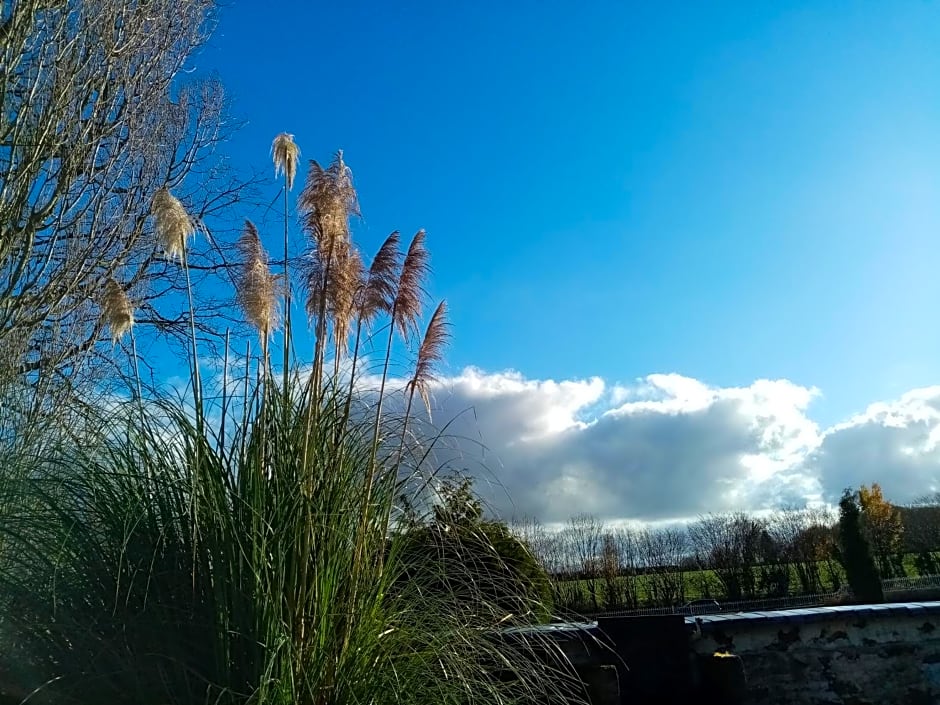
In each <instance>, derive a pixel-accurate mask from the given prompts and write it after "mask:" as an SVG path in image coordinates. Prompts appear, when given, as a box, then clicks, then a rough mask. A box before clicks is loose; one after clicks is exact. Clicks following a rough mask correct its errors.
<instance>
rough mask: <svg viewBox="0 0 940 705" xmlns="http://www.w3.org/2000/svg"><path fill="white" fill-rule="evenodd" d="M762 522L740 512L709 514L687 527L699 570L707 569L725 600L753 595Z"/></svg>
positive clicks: (755, 588) (754, 593) (755, 585)
mask: <svg viewBox="0 0 940 705" xmlns="http://www.w3.org/2000/svg"><path fill="white" fill-rule="evenodd" d="M763 529H764V523H763V522H762V521H761V520H759V519H757V518H755V517H752V516H750V515H748V514H745V513H744V512H735V513H731V514H709V515H707V516H703V517H700V518H699V519H698V521H696V522H694V523H692V524H690V525H689V538H690V541H691V544H692V548H693V549H694V551H695V555H696V557H697V559H698V561H699V564H700V566H701V567H702V568H705V569H708V568H710V569H711V570H712V571H714V574H715V577H716V578H717V579H718V581H719V582H720V583H721V586H722V589H723V591H724V593H725V597H726V598H727V599H729V600H741V599H745V598H747V599H749V598H753V597H754V596H755V595H756V593H757V580H756V576H755V572H754V566H756V565H757V563H758V561H759V558H760V538H761V533H762V532H763Z"/></svg>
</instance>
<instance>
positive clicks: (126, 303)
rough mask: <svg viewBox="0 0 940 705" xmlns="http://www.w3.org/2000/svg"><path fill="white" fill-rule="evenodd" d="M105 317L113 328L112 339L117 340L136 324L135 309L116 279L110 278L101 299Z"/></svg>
mask: <svg viewBox="0 0 940 705" xmlns="http://www.w3.org/2000/svg"><path fill="white" fill-rule="evenodd" d="M101 309H102V314H103V315H104V319H105V321H106V322H107V324H108V327H109V328H110V329H111V340H112V341H113V342H115V343H116V342H117V341H118V340H120V339H121V338H122V337H124V334H125V333H129V332H130V330H131V328H133V326H134V309H133V307H132V306H131V302H130V299H129V298H127V294H126V293H125V291H124V288H123V287H122V286H121V285H120V284H118V283H117V282H116V281H114V279H108V281H107V283H106V284H105V286H104V296H103V297H102V299H101Z"/></svg>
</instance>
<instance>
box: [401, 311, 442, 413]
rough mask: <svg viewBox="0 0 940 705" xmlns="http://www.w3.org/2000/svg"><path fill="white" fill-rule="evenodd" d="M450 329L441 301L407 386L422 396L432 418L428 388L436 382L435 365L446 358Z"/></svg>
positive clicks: (425, 335)
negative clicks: (445, 347)
mask: <svg viewBox="0 0 940 705" xmlns="http://www.w3.org/2000/svg"><path fill="white" fill-rule="evenodd" d="M449 327H450V324H448V323H447V302H446V301H441V303H439V304H438V305H437V308H436V309H435V311H434V315H432V316H431V321H430V323H428V329H427V332H426V333H425V334H424V340H422V341H421V347H420V348H419V349H418V362H417V363H416V364H415V373H414V376H412V378H411V380H410V381H409V382H408V384H407V385H406V388H410V389H411V390H412V393H414V392H415V391H417V392H418V394H420V395H421V399H422V400H423V401H424V406H425V408H426V409H427V412H428V416H429V417H430V416H431V399H430V396H429V395H428V387H429V386H430V384H431V382H433V381H434V365H435V364H436V363H438V362H440V361H441V360H442V359H443V358H444V346H445V345H446V344H447V341H448V340H449V339H450V333H449V331H448V328H449Z"/></svg>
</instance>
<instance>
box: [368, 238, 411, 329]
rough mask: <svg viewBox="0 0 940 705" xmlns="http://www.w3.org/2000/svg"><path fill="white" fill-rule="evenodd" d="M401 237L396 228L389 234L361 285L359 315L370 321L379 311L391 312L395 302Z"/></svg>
mask: <svg viewBox="0 0 940 705" xmlns="http://www.w3.org/2000/svg"><path fill="white" fill-rule="evenodd" d="M400 242H401V239H400V237H399V234H398V231H397V230H396V231H395V232H393V233H392V234H391V235H389V236H388V237H387V238H386V239H385V242H383V243H382V246H381V247H380V248H379V251H378V252H376V253H375V257H374V258H373V260H372V265H371V266H370V267H369V272H368V274H367V275H366V280H365V282H364V284H363V286H362V291H361V295H360V299H361V300H360V302H359V315H360V316H362V318H363V320H365V321H370V320H372V319H373V318H374V317H375V316H377V315H378V314H380V313H391V311H392V306H393V305H394V304H395V286H396V284H397V283H398V268H399V266H400V262H401V254H400V252H399V250H398V247H399V243H400Z"/></svg>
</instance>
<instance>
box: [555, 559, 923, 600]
mask: <svg viewBox="0 0 940 705" xmlns="http://www.w3.org/2000/svg"><path fill="white" fill-rule="evenodd" d="M915 558H916V556H915V555H914V554H908V555H906V556H904V560H903V567H904V572H905V574H906V575H908V576H916V575H918V574H919V573H918V570H917V567H916V564H915ZM830 566H831V567H830ZM788 567H789V573H790V581H789V586H788V589H787V591H786V593H785V594H784V595H781V594H780V593H781V592H782V591H780V592H778V593H772V592H769V591H768V590H766V589H761V568H760V567H754V568H753V569H752V570H753V571H754V580H755V585H756V586H757V589H756V590H755V592H754V594H753V595H745V596H744V599H748V598H751V597H753V598H754V599H764V598H769V597H779V596H787V595H793V596H796V595H801V594H804V591H803V586H802V585H801V583H800V580H799V577H798V575H797V571H796V568H795V567H794V566H792V565H791V566H788ZM818 570H819V576H820V579H821V586H820V590H819V592H821V593H826V592H833V591H835V590H837V589H838V588H839V587H840V586H842V585H845V583H846V577H845V572H844V571H843V569H842V566H841V565H839V563H838V562H836V561H834V560H833V561H832V562H831V564H829V563H827V562H826V561H820V562H819V563H818ZM893 577H899V576H893ZM680 579H681V585H682V590H681V591H679V590H675V591H674V592H678V593H679V594H678V596H677V597H678V599H676V600H674V601H673V602H674V603H678V604H683V603H685V602H688V601H691V600H698V599H703V598H710V599H715V600H726V599H728V596H727V595H726V594H725V591H724V588H723V586H722V584H721V581H720V580H719V579H718V577H717V576H716V575H715V572H714V571H713V570H690V571H683V572H682V573H681V574H679V572H678V571H676V572H674V573H668V574H666V575H660V576H657V575H654V574H645V575H635V576H626V575H621V576H619V577H618V578H616V586H617V592H618V593H619V595H621V596H623V595H629V594H631V592H635V593H636V596H637V601H636V605H634V604H631V603H629V602H624V601H623V600H617V599H615V600H613V601H611V602H609V601H608V599H607V589H606V582H605V580H604V579H603V578H595V579H594V581H593V582H594V584H595V590H596V592H597V604H598V605H599V606H601V607H606V608H613V609H630V608H632V607H634V606H636V607H670V606H674V604H673V603H668V604H664V603H663V601H661V600H657V595H656V587H655V586H656V583H657V581H658V582H660V584H662V582H668V583H669V584H671V585H675V586H677V587H678V585H679V584H680V582H679V581H680ZM591 582H592V581H591V580H590V579H585V578H581V579H574V580H572V579H568V580H564V579H562V580H556V581H554V589H555V599H556V607H558V608H571V609H578V608H579V607H580V608H589V607H593V600H592V599H591ZM631 583H632V585H633V587H632V590H631V589H628V588H629V587H630V584H631Z"/></svg>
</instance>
